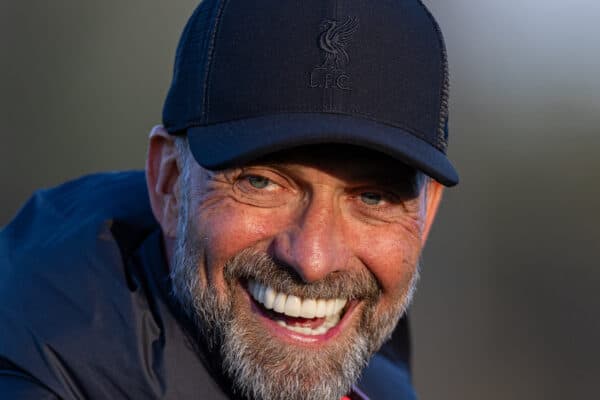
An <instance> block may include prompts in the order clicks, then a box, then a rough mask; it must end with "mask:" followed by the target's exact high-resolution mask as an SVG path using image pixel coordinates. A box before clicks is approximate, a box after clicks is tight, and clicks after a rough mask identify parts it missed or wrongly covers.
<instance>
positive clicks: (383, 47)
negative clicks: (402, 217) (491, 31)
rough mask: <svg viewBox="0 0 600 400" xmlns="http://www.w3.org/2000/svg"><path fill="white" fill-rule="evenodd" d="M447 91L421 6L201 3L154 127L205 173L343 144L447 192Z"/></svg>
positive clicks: (442, 62) (439, 45) (400, 0)
mask: <svg viewBox="0 0 600 400" xmlns="http://www.w3.org/2000/svg"><path fill="white" fill-rule="evenodd" d="M448 86H449V84H448V63H447V59H446V50H445V45H444V40H443V37H442V34H441V31H440V29H439V26H438V24H437V23H436V21H435V20H434V18H433V16H432V15H431V13H430V12H429V11H428V10H427V8H426V7H425V6H424V5H423V4H422V3H421V1H418V0H369V1H367V0H293V1H292V0H253V1H248V0H204V1H202V3H200V5H199V6H198V8H197V9H196V10H195V12H194V14H193V15H192V17H191V18H190V20H189V21H188V23H187V25H186V27H185V29H184V31H183V34H182V36H181V40H180V43H179V46H178V49H177V55H176V59H175V68H174V74H173V82H172V84H171V88H170V90H169V94H168V96H167V99H166V102H165V105H164V110H163V124H164V126H165V128H166V129H167V131H168V132H169V133H171V134H181V133H186V134H187V135H188V140H189V143H190V149H191V152H192V154H193V155H194V158H195V159H196V161H197V162H198V163H199V164H200V165H202V166H203V167H205V168H208V169H222V168H226V167H230V166H234V165H238V164H243V163H246V162H249V161H251V160H253V159H255V158H258V157H260V156H263V155H266V154H269V153H272V152H276V151H279V150H284V149H289V148H292V147H297V146H303V145H311V144H324V143H344V144H353V145H358V146H362V147H366V148H369V149H373V150H377V151H380V152H382V153H385V154H388V155H390V156H392V157H394V158H396V159H398V160H400V161H402V162H403V163H405V164H407V165H410V166H412V167H414V168H416V169H418V170H421V171H423V172H424V173H426V174H427V175H429V176H431V177H432V178H434V179H436V180H437V181H439V182H440V183H442V184H444V185H446V186H453V185H456V184H457V183H458V174H457V173H456V170H455V169H454V167H453V166H452V164H451V163H450V161H449V160H448V158H447V157H446V147H447V140H448V95H449V87H448Z"/></svg>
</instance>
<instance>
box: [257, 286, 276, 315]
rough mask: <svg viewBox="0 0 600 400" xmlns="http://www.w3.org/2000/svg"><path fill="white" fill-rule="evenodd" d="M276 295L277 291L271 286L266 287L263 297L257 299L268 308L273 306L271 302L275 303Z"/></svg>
mask: <svg viewBox="0 0 600 400" xmlns="http://www.w3.org/2000/svg"><path fill="white" fill-rule="evenodd" d="M276 295H277V293H276V292H275V291H274V290H273V289H272V288H270V287H267V290H266V291H265V298H264V299H260V300H258V301H261V302H262V304H263V305H264V306H265V308H266V309H268V310H270V309H272V308H273V304H274V303H275V296H276ZM263 300H264V301H263Z"/></svg>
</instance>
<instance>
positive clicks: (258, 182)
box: [248, 175, 271, 189]
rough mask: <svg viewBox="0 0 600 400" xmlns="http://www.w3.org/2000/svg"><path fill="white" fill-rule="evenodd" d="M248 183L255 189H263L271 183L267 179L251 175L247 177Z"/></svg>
mask: <svg viewBox="0 0 600 400" xmlns="http://www.w3.org/2000/svg"><path fill="white" fill-rule="evenodd" d="M248 183H250V185H252V187H254V188H256V189H264V188H266V187H267V186H268V185H269V183H271V181H270V180H269V178H265V177H264V176H258V175H251V176H249V177H248Z"/></svg>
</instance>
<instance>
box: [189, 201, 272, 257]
mask: <svg viewBox="0 0 600 400" xmlns="http://www.w3.org/2000/svg"><path fill="white" fill-rule="evenodd" d="M199 218H200V225H201V226H202V228H201V229H202V231H203V232H205V234H204V237H203V239H204V240H203V241H204V242H205V247H206V249H207V260H209V262H210V263H211V264H212V265H215V264H216V265H220V266H222V265H223V264H224V263H225V261H227V260H228V259H230V258H231V257H233V256H234V255H236V254H237V253H239V252H240V251H242V250H244V249H246V248H248V247H254V246H256V245H258V244H259V243H260V242H262V241H264V240H265V238H268V237H269V230H268V228H269V225H268V224H267V222H266V220H265V219H264V218H260V217H258V216H256V215H254V214H252V213H250V212H248V211H247V210H244V209H239V208H236V207H231V206H228V207H222V208H221V209H220V210H218V211H213V212H210V213H205V214H204V215H202V214H201V215H200V216H199Z"/></svg>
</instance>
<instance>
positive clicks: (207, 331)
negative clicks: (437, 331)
mask: <svg viewBox="0 0 600 400" xmlns="http://www.w3.org/2000/svg"><path fill="white" fill-rule="evenodd" d="M183 211H184V212H182V214H181V215H180V219H179V224H178V236H177V241H176V248H175V253H174V260H173V265H172V266H171V280H172V284H173V295H174V297H175V298H176V299H177V300H178V301H179V303H180V304H181V306H182V308H183V309H184V311H185V312H186V313H187V315H188V316H189V317H190V318H191V319H192V321H193V322H194V323H195V325H196V328H197V329H198V331H199V333H200V335H202V341H203V342H204V343H206V344H207V346H208V349H209V351H210V352H212V353H218V354H220V368H221V372H222V373H223V374H225V376H227V377H228V378H229V379H230V380H231V382H232V387H233V392H234V393H235V394H236V395H239V396H243V397H245V398H248V399H257V400H324V399H332V400H339V399H340V398H341V397H342V396H344V395H346V394H348V392H349V391H350V389H351V386H352V385H353V384H354V383H356V381H358V379H359V377H360V374H361V371H362V370H363V369H364V368H365V367H366V365H367V364H368V361H369V358H370V357H371V355H372V354H373V353H374V352H376V351H377V350H378V349H379V348H380V347H381V345H382V344H383V343H384V342H385V341H386V340H387V339H388V338H389V336H390V335H391V333H392V331H393V329H394V327H395V326H396V324H397V322H398V320H399V319H400V317H401V316H402V314H403V313H404V312H405V310H406V307H407V306H408V304H409V303H410V301H411V298H412V295H413V293H414V289H415V286H416V282H417V280H418V268H416V270H415V271H416V272H415V274H414V276H413V278H412V279H411V282H410V285H409V287H408V288H407V292H406V295H405V296H403V297H402V298H400V299H398V301H396V302H395V303H394V305H393V307H390V308H389V309H387V310H386V312H385V313H381V312H379V313H378V314H377V313H375V306H376V305H377V302H378V299H379V297H380V295H381V290H380V288H379V286H378V284H377V281H376V280H375V278H374V277H373V275H372V274H370V273H369V272H367V271H363V272H352V273H350V272H347V273H340V274H338V275H336V276H335V277H331V276H328V277H326V278H325V279H323V280H322V281H319V282H315V283H310V284H307V283H304V282H302V281H301V279H300V278H299V277H298V275H297V274H295V273H293V270H292V269H291V268H289V267H287V266H285V265H281V264H277V263H276V262H275V261H274V260H273V259H272V258H271V257H269V256H268V255H267V254H265V253H263V252H259V251H256V250H253V249H251V248H250V249H246V250H243V251H241V252H240V253H238V254H237V255H236V256H234V257H233V258H232V259H230V260H229V261H228V262H227V263H226V264H225V266H224V268H223V271H224V272H223V273H224V277H225V281H226V283H227V285H226V286H227V288H226V291H225V293H218V292H217V291H216V290H215V288H214V287H213V286H210V284H209V286H208V287H204V286H203V285H202V284H201V282H200V273H199V272H200V271H199V268H200V265H201V261H202V257H201V254H199V252H198V249H200V248H201V246H202V243H201V239H200V237H199V236H198V231H197V229H196V226H195V224H194V223H193V221H192V220H190V219H188V217H187V215H188V213H187V212H185V211H187V210H183ZM249 278H252V279H254V280H256V281H258V282H261V283H263V284H266V285H269V286H271V287H273V288H274V289H276V290H278V291H282V292H285V293H291V294H295V295H297V296H300V297H311V298H335V297H342V298H349V299H360V300H361V301H362V302H363V303H364V304H363V307H362V311H361V315H360V316H359V318H358V323H355V324H354V325H348V326H347V328H346V329H345V331H346V332H342V334H341V335H340V336H339V337H338V338H337V339H335V340H333V341H332V342H331V343H330V344H328V345H327V346H324V347H323V348H321V349H319V350H315V349H310V348H306V347H303V346H297V347H296V346H293V345H290V344H284V343H282V342H280V341H279V340H277V339H275V338H272V337H270V336H269V334H268V333H266V332H265V329H264V327H263V326H262V323H260V322H259V321H257V319H256V317H255V316H253V315H252V314H249V313H247V312H241V310H242V304H238V303H239V299H240V296H235V294H234V290H239V282H244V281H246V280H247V279H249ZM217 364H218V363H217Z"/></svg>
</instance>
